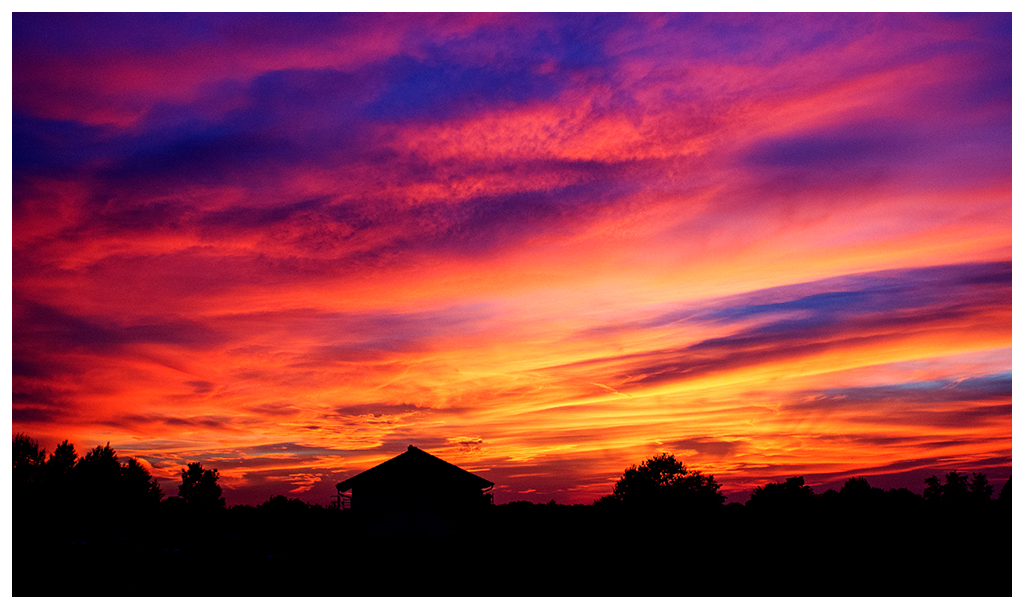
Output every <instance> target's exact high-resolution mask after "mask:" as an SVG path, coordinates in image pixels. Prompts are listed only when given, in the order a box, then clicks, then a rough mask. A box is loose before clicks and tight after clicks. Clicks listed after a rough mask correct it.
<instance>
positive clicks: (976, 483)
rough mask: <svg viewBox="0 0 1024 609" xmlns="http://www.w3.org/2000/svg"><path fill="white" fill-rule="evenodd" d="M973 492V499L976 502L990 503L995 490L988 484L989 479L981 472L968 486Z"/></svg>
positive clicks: (976, 473)
mask: <svg viewBox="0 0 1024 609" xmlns="http://www.w3.org/2000/svg"><path fill="white" fill-rule="evenodd" d="M967 488H968V489H969V490H970V492H971V498H972V499H974V500H975V501H982V502H984V501H989V500H991V499H992V492H993V491H994V490H995V489H993V488H992V485H991V484H989V482H988V477H987V476H986V475H985V474H983V473H980V472H975V473H974V474H973V475H972V476H971V482H970V483H969V484H968V485H967Z"/></svg>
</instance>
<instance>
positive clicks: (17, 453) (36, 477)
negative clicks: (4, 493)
mask: <svg viewBox="0 0 1024 609" xmlns="http://www.w3.org/2000/svg"><path fill="white" fill-rule="evenodd" d="M11 451H12V452H11V460H12V465H13V469H14V471H13V479H12V483H13V487H14V493H15V494H16V495H17V494H19V493H21V494H24V493H31V492H34V487H35V486H36V485H37V484H38V483H39V482H40V481H41V479H42V473H43V471H42V470H43V463H44V462H45V461H46V451H45V450H42V449H41V448H39V444H38V443H37V442H36V441H35V440H33V439H32V438H30V437H28V436H27V435H25V434H23V433H19V434H15V436H14V442H13V446H12V449H11Z"/></svg>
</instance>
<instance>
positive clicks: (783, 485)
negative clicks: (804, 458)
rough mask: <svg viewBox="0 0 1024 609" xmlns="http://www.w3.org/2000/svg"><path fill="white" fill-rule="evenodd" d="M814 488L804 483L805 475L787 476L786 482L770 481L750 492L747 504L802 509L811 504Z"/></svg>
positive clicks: (771, 507) (761, 506)
mask: <svg viewBox="0 0 1024 609" xmlns="http://www.w3.org/2000/svg"><path fill="white" fill-rule="evenodd" d="M813 499H814V489H812V488H811V487H809V486H807V485H806V484H804V477H803V476H794V477H792V478H786V481H785V482H769V483H768V484H765V485H764V486H763V487H762V486H759V487H757V488H755V489H754V490H753V491H751V493H750V499H748V500H747V506H748V507H753V508H758V509H772V510H778V509H786V510H792V509H800V508H806V507H808V506H810V503H811V501H812V500H813Z"/></svg>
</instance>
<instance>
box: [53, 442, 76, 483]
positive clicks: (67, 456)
mask: <svg viewBox="0 0 1024 609" xmlns="http://www.w3.org/2000/svg"><path fill="white" fill-rule="evenodd" d="M76 461H78V454H77V453H75V445H74V444H71V443H70V442H68V441H67V440H64V441H63V442H61V443H60V444H59V445H58V446H57V448H55V449H54V450H53V454H51V455H50V458H49V459H47V460H46V466H45V472H46V479H47V481H48V482H49V483H50V484H51V485H52V486H58V487H59V486H62V485H67V484H69V483H70V482H71V476H72V473H73V472H74V470H75V462H76Z"/></svg>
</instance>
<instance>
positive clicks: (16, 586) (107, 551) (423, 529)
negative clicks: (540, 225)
mask: <svg viewBox="0 0 1024 609" xmlns="http://www.w3.org/2000/svg"><path fill="white" fill-rule="evenodd" d="M285 508H287V506H285ZM926 508H927V509H926ZM15 516H16V520H15V527H14V548H13V553H12V559H13V592H14V595H15V596H332V597H333V596H536V595H540V596H1009V595H1011V592H1012V589H1011V563H1012V558H1011V514H1010V509H1009V505H1007V504H1002V503H997V502H994V501H993V502H989V503H987V504H985V505H981V506H941V505H940V506H927V505H926V506H920V505H917V504H915V505H914V506H913V507H909V506H908V507H906V508H905V509H900V508H899V507H898V506H896V507H894V506H888V507H886V508H885V509H880V508H878V507H877V506H876V507H872V506H868V505H862V506H850V505H842V506H840V505H836V506H831V507H828V506H826V507H820V506H819V507H818V508H816V509H815V510H813V511H810V510H804V511H801V510H795V511H793V510H773V511H767V510H753V509H752V508H750V507H747V506H742V505H739V504H730V505H727V506H723V507H720V509H716V510H711V511H707V512H706V513H686V512H685V511H679V510H651V509H647V510H639V509H634V510H628V509H623V508H621V506H601V505H590V506H563V505H553V504H547V505H534V504H529V503H522V502H521V503H515V504H508V505H499V506H492V507H490V508H489V509H486V510H483V511H482V512H480V513H477V514H476V515H463V516H460V517H458V518H454V519H449V520H444V519H440V520H439V519H437V518H435V517H433V516H430V515H429V514H422V513H420V514H410V515H407V516H404V517H402V518H405V520H402V518H398V519H397V520H396V519H392V520H390V521H387V522H384V523H381V522H380V521H374V520H371V519H368V518H362V517H361V516H360V515H359V514H356V513H353V512H351V511H345V512H342V511H338V510H327V509H323V508H320V509H301V510H299V509H294V510H289V509H281V510H277V511H273V510H265V509H264V510H258V509H256V508H251V507H247V506H243V507H242V508H232V509H230V510H220V511H218V512H215V513H209V514H205V515H200V514H195V513H187V512H182V511H176V512H169V511H167V510H163V511H161V512H157V513H153V514H150V515H148V516H147V518H146V519H145V520H143V519H141V518H139V517H136V518H135V519H133V520H128V519H125V518H124V517H119V518H118V519H116V521H115V520H111V519H107V520H106V521H104V519H103V518H95V517H92V518H90V519H89V521H88V522H83V521H81V520H79V521H74V520H73V519H72V520H64V521H61V522H53V521H44V520H43V515H41V514H36V515H30V514H25V515H19V514H15ZM396 523H397V524H396ZM410 524H411V526H412V527H413V529H414V531H415V530H417V529H418V530H419V533H416V532H409V530H408V526H410Z"/></svg>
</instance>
